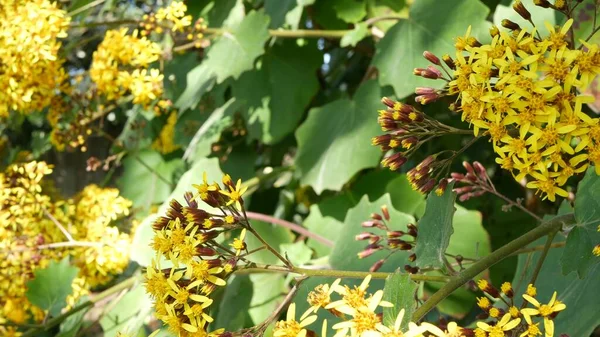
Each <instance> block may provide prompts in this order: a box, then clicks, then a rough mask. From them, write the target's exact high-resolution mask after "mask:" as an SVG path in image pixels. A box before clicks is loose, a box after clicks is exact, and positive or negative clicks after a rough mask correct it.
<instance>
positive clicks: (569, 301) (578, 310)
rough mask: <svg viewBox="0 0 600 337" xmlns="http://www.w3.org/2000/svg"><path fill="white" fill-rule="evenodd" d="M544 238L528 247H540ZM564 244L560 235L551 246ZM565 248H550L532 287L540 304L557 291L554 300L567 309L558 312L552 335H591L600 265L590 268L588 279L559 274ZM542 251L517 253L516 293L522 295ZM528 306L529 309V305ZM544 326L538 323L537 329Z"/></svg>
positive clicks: (599, 320)
mask: <svg viewBox="0 0 600 337" xmlns="http://www.w3.org/2000/svg"><path fill="white" fill-rule="evenodd" d="M545 242H546V238H545V237H544V238H541V239H539V240H536V241H535V242H532V243H531V244H530V245H529V247H536V246H543V245H544V244H545ZM560 242H564V237H563V236H562V235H560V234H559V235H556V237H555V239H554V243H560ZM565 249H566V248H562V247H560V248H552V249H550V250H549V251H548V255H547V256H546V259H545V260H544V264H543V265H542V268H541V270H540V272H539V274H538V278H537V281H536V283H535V286H536V288H537V296H536V299H537V300H538V301H540V302H541V303H542V304H545V303H548V301H550V298H551V297H552V294H553V293H554V292H555V291H556V292H557V294H558V295H557V297H556V299H557V300H559V301H561V302H563V303H564V304H565V305H566V306H567V308H566V309H565V310H563V311H561V312H560V314H559V315H558V316H556V318H554V319H553V321H554V336H560V335H561V334H568V335H569V336H590V335H592V332H593V331H594V329H595V328H596V327H597V326H598V325H600V313H599V312H598V296H597V293H598V289H599V288H600V264H595V265H594V266H591V267H590V268H589V270H588V272H587V277H586V278H585V279H583V280H581V279H578V278H577V275H576V274H574V273H571V274H569V275H566V276H565V275H563V274H562V273H561V265H560V264H561V263H560V260H561V256H562V255H564V251H565ZM540 254H541V251H536V252H534V253H529V254H520V255H519V263H518V266H517V271H516V273H515V279H514V280H513V288H514V289H515V293H516V294H523V293H524V292H525V289H526V288H527V284H528V282H529V280H531V277H532V274H533V271H534V269H535V266H536V265H537V262H538V260H539V257H540ZM528 307H532V306H531V305H528ZM542 326H543V323H542V324H540V328H541V327H542Z"/></svg>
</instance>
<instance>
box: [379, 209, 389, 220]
mask: <svg viewBox="0 0 600 337" xmlns="http://www.w3.org/2000/svg"><path fill="white" fill-rule="evenodd" d="M381 213H383V218H384V219H385V220H386V221H389V220H390V211H389V210H388V207H387V205H383V206H381Z"/></svg>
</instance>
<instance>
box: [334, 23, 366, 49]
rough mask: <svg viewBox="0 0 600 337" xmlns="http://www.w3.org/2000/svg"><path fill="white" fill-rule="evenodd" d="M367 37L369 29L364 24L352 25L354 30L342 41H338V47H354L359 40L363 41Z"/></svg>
mask: <svg viewBox="0 0 600 337" xmlns="http://www.w3.org/2000/svg"><path fill="white" fill-rule="evenodd" d="M367 35H369V27H367V24H366V23H365V22H361V23H358V24H356V25H354V28H353V29H352V30H351V31H349V32H348V33H346V34H345V35H344V36H343V37H342V40H341V41H340V46H342V47H348V46H352V47H354V46H356V44H357V43H358V42H360V40H362V39H364V38H365V37H367Z"/></svg>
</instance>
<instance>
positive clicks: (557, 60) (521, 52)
mask: <svg viewBox="0 0 600 337" xmlns="http://www.w3.org/2000/svg"><path fill="white" fill-rule="evenodd" d="M572 23H573V20H569V21H567V23H565V25H564V26H563V27H562V28H560V27H559V28H555V27H552V26H550V25H547V29H548V30H549V32H550V34H549V35H548V37H546V38H544V39H540V38H538V37H536V36H539V35H537V33H536V29H533V31H531V32H529V31H527V30H526V29H517V30H514V31H512V32H510V33H509V32H504V31H499V30H498V28H496V27H493V28H492V29H491V30H490V32H491V35H492V41H491V43H489V44H483V45H482V44H480V43H479V42H478V41H477V40H476V39H475V38H473V37H470V36H469V33H470V31H467V34H466V36H465V37H461V38H458V39H456V44H455V47H456V59H455V60H452V59H450V57H449V56H445V57H444V60H445V61H446V63H447V64H448V65H451V68H453V70H454V74H453V75H454V78H453V80H452V81H451V82H450V83H449V87H448V92H449V93H450V94H458V101H457V109H458V110H459V111H461V112H462V119H463V120H464V121H467V122H469V123H470V124H471V125H472V126H473V128H474V133H475V135H478V134H479V133H480V130H485V134H486V135H489V137H490V140H491V142H492V143H493V147H494V151H495V152H496V154H497V155H498V158H497V159H496V161H497V162H498V163H499V164H500V165H501V166H502V168H504V169H506V170H509V171H511V172H513V175H514V176H515V178H516V179H517V180H522V179H524V178H529V179H531V181H530V182H529V183H528V184H527V186H528V187H529V188H535V189H537V190H538V191H539V192H540V193H541V194H542V195H544V197H547V198H548V199H549V200H551V201H554V200H555V199H556V195H560V196H567V192H566V191H565V190H564V189H563V188H561V186H563V185H564V184H565V183H566V182H567V179H569V177H571V176H573V175H575V174H577V173H580V172H583V171H585V170H586V168H587V167H588V165H589V164H593V165H595V167H596V172H597V173H598V174H600V123H599V120H598V118H590V117H589V116H588V115H586V114H585V113H584V112H582V110H581V108H582V104H584V103H588V102H591V101H593V100H594V99H593V98H592V97H588V96H578V95H577V90H583V89H585V88H586V87H587V86H588V85H589V84H590V83H591V81H592V80H593V78H594V77H595V76H596V75H597V74H600V51H599V50H598V46H597V45H595V44H588V43H586V42H583V41H582V43H583V45H584V47H585V48H583V50H581V49H576V48H573V46H572V45H571V44H570V42H569V29H570V27H571V25H572Z"/></svg>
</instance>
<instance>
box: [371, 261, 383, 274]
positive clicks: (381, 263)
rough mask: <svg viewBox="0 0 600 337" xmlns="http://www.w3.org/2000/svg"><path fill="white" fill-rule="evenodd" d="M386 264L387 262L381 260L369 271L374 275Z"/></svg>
mask: <svg viewBox="0 0 600 337" xmlns="http://www.w3.org/2000/svg"><path fill="white" fill-rule="evenodd" d="M384 263H385V260H383V259H381V260H379V261H377V262H375V263H374V264H373V265H372V266H371V268H369V271H370V272H371V273H374V272H376V271H378V270H379V268H381V267H382V266H383V264H384Z"/></svg>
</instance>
